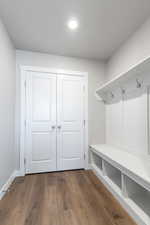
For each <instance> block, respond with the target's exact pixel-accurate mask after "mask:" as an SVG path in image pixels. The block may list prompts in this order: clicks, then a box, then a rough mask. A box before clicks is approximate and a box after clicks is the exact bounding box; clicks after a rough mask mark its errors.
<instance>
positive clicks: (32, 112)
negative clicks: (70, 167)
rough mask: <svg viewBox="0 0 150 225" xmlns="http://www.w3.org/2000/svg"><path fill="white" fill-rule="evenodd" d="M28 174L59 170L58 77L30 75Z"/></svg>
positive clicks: (28, 86) (35, 73)
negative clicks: (57, 149) (57, 155)
mask: <svg viewBox="0 0 150 225" xmlns="http://www.w3.org/2000/svg"><path fill="white" fill-rule="evenodd" d="M26 91H27V127H26V140H27V143H26V159H27V160H26V173H40V172H49V171H55V170H56V129H54V126H56V76H55V75H50V74H46V73H39V72H28V74H27V89H26Z"/></svg>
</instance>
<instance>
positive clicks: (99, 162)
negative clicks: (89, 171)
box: [91, 152, 102, 170]
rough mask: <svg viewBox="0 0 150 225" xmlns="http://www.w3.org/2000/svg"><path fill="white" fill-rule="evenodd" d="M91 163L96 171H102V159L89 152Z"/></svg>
mask: <svg viewBox="0 0 150 225" xmlns="http://www.w3.org/2000/svg"><path fill="white" fill-rule="evenodd" d="M91 161H92V164H94V165H95V166H96V167H97V168H98V169H100V170H102V158H101V157H100V156H98V155H97V154H95V153H94V152H91Z"/></svg>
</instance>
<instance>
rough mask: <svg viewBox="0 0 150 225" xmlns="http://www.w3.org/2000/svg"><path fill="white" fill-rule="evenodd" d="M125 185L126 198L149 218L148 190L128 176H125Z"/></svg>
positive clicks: (149, 192)
mask: <svg viewBox="0 0 150 225" xmlns="http://www.w3.org/2000/svg"><path fill="white" fill-rule="evenodd" d="M125 185H126V192H127V195H128V198H129V199H130V200H132V201H133V203H135V204H136V206H138V207H139V208H140V210H142V211H143V213H144V214H146V216H148V217H149V219H150V191H148V190H146V189H145V188H144V187H142V186H141V185H139V184H137V183H136V182H135V181H133V180H131V179H130V178H129V177H126V179H125Z"/></svg>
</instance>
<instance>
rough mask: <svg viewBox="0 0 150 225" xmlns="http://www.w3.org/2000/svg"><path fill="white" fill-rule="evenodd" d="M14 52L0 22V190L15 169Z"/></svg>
mask: <svg viewBox="0 0 150 225" xmlns="http://www.w3.org/2000/svg"><path fill="white" fill-rule="evenodd" d="M15 69H16V61H15V50H14V48H13V45H12V43H11V41H10V39H9V37H8V34H7V32H6V30H5V27H4V25H3V24H2V22H1V21H0V189H1V187H2V186H3V185H4V184H5V182H6V181H7V180H8V178H9V177H10V175H11V174H12V173H13V172H14V171H15V169H16V157H15V151H14V132H15V129H14V119H15V117H14V106H15V78H16V73H15V72H16V71H15Z"/></svg>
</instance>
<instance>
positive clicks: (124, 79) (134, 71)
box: [96, 57, 150, 100]
mask: <svg viewBox="0 0 150 225" xmlns="http://www.w3.org/2000/svg"><path fill="white" fill-rule="evenodd" d="M133 82H134V85H135V87H136V88H140V87H141V86H149V85H150V57H149V58H147V59H145V60H143V61H141V62H140V63H138V64H137V65H135V66H134V67H132V68H131V69H130V70H128V71H127V72H125V73H123V74H120V75H119V76H117V77H115V78H114V79H112V80H110V81H109V82H107V83H105V84H104V85H102V86H100V87H99V88H98V89H97V90H96V96H97V97H98V98H99V100H103V99H104V96H106V95H107V94H108V93H110V95H111V96H112V97H114V96H113V92H112V91H114V90H116V89H117V88H118V89H120V92H121V91H125V89H126V88H127V86H128V84H129V83H132V84H133Z"/></svg>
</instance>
